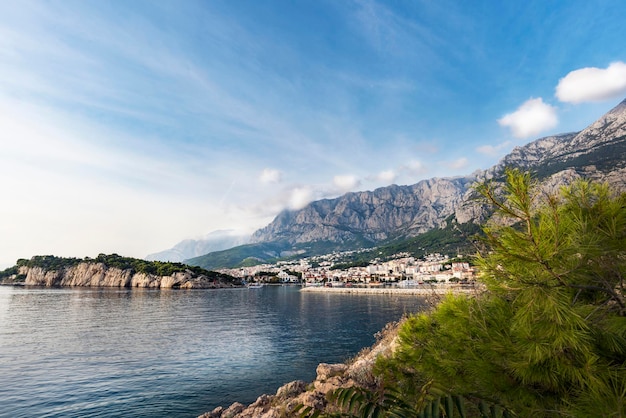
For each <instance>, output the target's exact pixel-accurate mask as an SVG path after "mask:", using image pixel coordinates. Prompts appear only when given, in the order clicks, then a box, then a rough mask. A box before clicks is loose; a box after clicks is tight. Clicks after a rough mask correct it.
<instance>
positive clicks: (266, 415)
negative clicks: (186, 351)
mask: <svg viewBox="0 0 626 418" xmlns="http://www.w3.org/2000/svg"><path fill="white" fill-rule="evenodd" d="M398 326H399V323H391V324H388V325H387V326H386V327H385V328H384V329H383V330H382V331H381V332H379V333H377V334H376V338H377V341H376V343H375V344H374V345H373V346H372V347H370V348H367V349H364V350H363V351H361V353H359V354H358V355H357V356H356V357H355V358H354V359H352V360H350V361H348V362H346V363H341V364H325V363H322V364H319V365H318V366H317V370H316V372H317V377H316V378H315V380H314V381H313V382H311V383H306V382H303V381H301V380H296V381H293V382H290V383H287V384H286V385H284V386H282V387H280V388H279V389H278V390H277V391H276V394H274V395H261V396H259V397H258V398H257V400H256V401H255V402H253V403H252V404H250V405H247V406H246V405H244V404H241V403H239V402H235V403H233V404H232V405H230V406H228V407H222V406H220V407H217V408H215V409H214V410H212V411H210V412H207V413H205V414H203V415H200V416H199V418H285V417H297V416H300V415H299V413H298V412H297V409H298V408H299V407H301V406H305V407H307V406H308V407H310V408H314V409H316V410H319V411H326V412H335V409H334V406H333V405H332V404H331V403H329V401H328V396H327V395H328V394H329V393H331V392H332V391H334V390H336V389H338V388H348V387H354V386H358V387H364V388H369V389H373V388H375V387H376V385H377V383H378V382H377V380H376V378H375V377H374V375H373V374H372V368H373V366H374V363H375V361H376V358H377V357H378V356H380V355H382V356H385V355H390V354H391V353H392V352H393V350H394V349H395V347H396V338H397V331H398Z"/></svg>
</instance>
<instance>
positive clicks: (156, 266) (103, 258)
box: [0, 254, 239, 282]
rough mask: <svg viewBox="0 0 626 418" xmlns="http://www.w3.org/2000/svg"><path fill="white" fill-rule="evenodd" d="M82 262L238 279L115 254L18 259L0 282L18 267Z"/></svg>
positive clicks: (66, 265) (56, 268)
mask: <svg viewBox="0 0 626 418" xmlns="http://www.w3.org/2000/svg"><path fill="white" fill-rule="evenodd" d="M83 262H94V263H102V264H104V265H106V266H107V267H109V268H119V269H121V270H132V271H133V272H136V273H146V274H154V275H157V276H171V275H173V274H175V273H179V272H185V271H191V272H192V273H194V274H196V275H204V276H207V277H209V278H211V279H215V280H221V281H224V282H235V281H238V280H239V279H237V278H235V277H232V276H229V275H227V274H222V273H218V272H214V271H208V270H205V269H203V268H201V267H198V266H189V265H186V264H182V263H171V262H162V261H146V260H140V259H137V258H131V257H122V256H120V255H117V254H110V255H106V254H100V255H98V256H97V257H96V258H89V257H85V258H84V259H80V258H66V257H56V256H53V255H42V256H40V255H38V256H34V257H32V258H31V259H29V260H27V259H19V260H18V261H17V264H16V265H15V266H14V267H11V268H9V269H6V270H4V271H2V272H0V280H1V279H4V278H7V277H9V276H11V275H13V274H17V272H18V269H19V267H22V266H25V267H40V268H42V269H45V270H49V271H59V270H62V269H65V268H69V267H73V266H76V265H78V264H79V263H83Z"/></svg>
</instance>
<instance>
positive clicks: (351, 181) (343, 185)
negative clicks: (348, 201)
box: [333, 174, 361, 193]
mask: <svg viewBox="0 0 626 418" xmlns="http://www.w3.org/2000/svg"><path fill="white" fill-rule="evenodd" d="M360 184H361V181H360V180H359V179H358V178H357V177H356V176H354V175H351V174H346V175H340V176H335V177H333V185H334V186H335V187H336V188H337V189H339V191H341V192H344V193H345V192H347V191H350V190H354V189H355V188H356V187H358V186H359V185H360Z"/></svg>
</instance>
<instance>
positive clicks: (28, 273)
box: [4, 262, 234, 289]
mask: <svg viewBox="0 0 626 418" xmlns="http://www.w3.org/2000/svg"><path fill="white" fill-rule="evenodd" d="M19 277H21V278H22V279H23V281H21V280H20V281H19V282H21V283H23V284H25V285H31V286H80V287H95V286H103V287H142V288H162V289H163V288H180V289H196V288H202V289H207V288H221V287H233V286H234V285H233V284H231V283H226V282H224V281H220V280H216V279H215V278H210V277H208V276H205V275H198V274H195V273H194V272H192V271H190V270H188V271H182V272H176V273H172V274H171V275H168V276H159V275H155V274H149V273H141V272H134V271H133V270H132V269H120V268H116V267H108V266H106V265H105V264H103V263H94V262H81V263H79V264H77V265H74V266H68V267H63V268H60V269H54V270H51V269H46V268H43V267H39V266H34V267H28V266H20V267H19V268H18V272H17V274H16V275H14V277H8V278H6V279H5V280H4V282H5V283H16V282H18V281H17V280H16V278H19Z"/></svg>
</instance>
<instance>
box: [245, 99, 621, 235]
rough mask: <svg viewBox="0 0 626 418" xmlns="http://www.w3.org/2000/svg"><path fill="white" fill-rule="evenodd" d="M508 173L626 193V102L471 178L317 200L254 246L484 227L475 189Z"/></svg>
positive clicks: (551, 184) (277, 223) (280, 220)
mask: <svg viewBox="0 0 626 418" xmlns="http://www.w3.org/2000/svg"><path fill="white" fill-rule="evenodd" d="M506 167H518V168H521V169H523V170H530V171H531V172H533V174H534V176H535V178H537V179H538V180H539V181H540V182H541V183H542V185H543V187H544V188H545V189H548V190H555V189H556V188H557V187H559V186H560V185H563V184H567V183H570V182H571V181H573V180H575V179H577V178H581V177H583V178H589V179H592V180H599V181H607V182H609V183H611V184H612V185H613V186H614V187H615V188H616V189H618V190H626V100H624V101H623V102H621V103H620V104H619V105H617V106H616V107H615V108H614V109H612V110H611V111H610V112H608V113H607V114H605V115H604V116H602V117H601V118H600V119H598V120H597V121H596V122H594V123H593V124H592V125H590V126H589V127H587V128H586V129H584V130H583V131H581V132H574V133H567V134H562V135H555V136H549V137H545V138H540V139H538V140H536V141H533V142H531V143H529V144H527V145H525V146H522V147H516V148H515V149H514V150H513V151H512V152H511V153H510V154H508V155H507V156H505V157H504V158H503V159H502V160H501V161H500V162H499V163H498V164H496V165H495V166H493V167H491V168H489V169H487V170H484V171H478V172H476V173H473V174H472V175H469V176H466V177H459V178H433V179H429V180H424V181H421V182H419V183H417V184H415V185H411V186H396V185H392V186H389V187H383V188H380V189H377V190H374V191H371V192H358V193H348V194H346V195H344V196H341V197H338V198H336V199H326V200H319V201H315V202H312V203H310V204H309V205H307V206H306V207H304V208H303V209H300V210H298V211H284V212H282V213H280V214H279V215H278V216H277V217H276V218H275V219H274V221H273V222H272V223H270V224H269V225H267V226H266V227H265V228H262V229H260V230H258V231H256V232H255V233H254V235H253V236H252V242H272V241H284V242H288V243H290V244H297V243H303V242H313V241H331V242H349V241H351V240H352V241H354V240H357V239H365V240H368V241H370V242H372V243H377V242H381V241H385V240H389V239H390V238H397V237H412V236H416V235H418V234H421V233H423V232H426V231H428V230H431V229H433V228H438V227H442V226H443V225H444V223H445V219H446V218H447V217H449V216H451V215H454V216H455V218H456V219H457V220H458V222H460V223H465V222H477V223H479V222H482V221H484V219H485V218H486V217H487V216H488V215H489V213H488V211H487V210H486V208H484V207H483V206H481V205H480V204H479V203H477V202H476V201H475V200H474V199H473V198H474V197H475V196H474V195H473V191H472V188H471V186H472V184H473V183H474V182H476V181H481V180H485V179H493V180H494V181H498V180H500V179H501V178H502V175H503V173H504V169H505V168H506Z"/></svg>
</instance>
